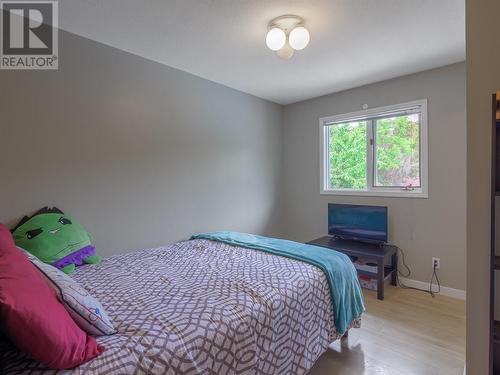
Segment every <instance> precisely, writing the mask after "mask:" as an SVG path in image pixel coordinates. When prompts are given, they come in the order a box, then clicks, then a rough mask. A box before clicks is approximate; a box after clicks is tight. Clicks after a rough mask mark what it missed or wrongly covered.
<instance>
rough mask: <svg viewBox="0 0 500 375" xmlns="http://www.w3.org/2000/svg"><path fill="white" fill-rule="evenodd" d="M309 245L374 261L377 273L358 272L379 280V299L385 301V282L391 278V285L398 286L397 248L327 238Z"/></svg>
mask: <svg viewBox="0 0 500 375" xmlns="http://www.w3.org/2000/svg"><path fill="white" fill-rule="evenodd" d="M308 244H309V245H315V246H321V247H326V248H329V249H332V250H336V251H338V252H341V253H343V254H346V255H348V256H350V257H356V258H364V259H370V260H373V261H374V262H375V263H377V272H369V271H364V270H357V271H358V274H359V275H365V276H369V277H376V278H377V298H378V299H379V300H383V299H384V280H385V278H386V277H387V276H389V275H390V276H391V284H392V285H396V281H397V280H396V277H397V266H398V250H397V247H396V246H392V245H379V244H372V243H365V242H360V241H350V240H342V239H337V238H335V237H330V236H325V237H320V238H317V239H315V240H312V241H310V242H308Z"/></svg>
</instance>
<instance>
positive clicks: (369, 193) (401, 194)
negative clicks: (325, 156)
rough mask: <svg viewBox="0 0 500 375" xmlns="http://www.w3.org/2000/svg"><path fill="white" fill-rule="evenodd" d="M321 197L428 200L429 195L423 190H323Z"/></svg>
mask: <svg viewBox="0 0 500 375" xmlns="http://www.w3.org/2000/svg"><path fill="white" fill-rule="evenodd" d="M320 194H321V195H348V196H357V197H389V198H424V199H425V198H429V194H428V193H427V192H425V191H423V190H420V189H419V190H414V191H404V190H385V191H378V190H350V189H345V190H325V189H322V190H321V192H320Z"/></svg>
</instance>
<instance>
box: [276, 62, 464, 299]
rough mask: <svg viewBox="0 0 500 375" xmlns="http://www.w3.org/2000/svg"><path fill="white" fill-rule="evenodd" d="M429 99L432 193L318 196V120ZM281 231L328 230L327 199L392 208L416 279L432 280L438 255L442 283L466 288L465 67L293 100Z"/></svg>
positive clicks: (395, 237) (392, 221) (396, 238)
mask: <svg viewBox="0 0 500 375" xmlns="http://www.w3.org/2000/svg"><path fill="white" fill-rule="evenodd" d="M423 98H427V99H428V110H429V121H428V123H429V198H428V199H416V198H378V197H377V198H375V197H346V196H334V195H329V196H326V195H320V193H319V192H320V179H319V149H318V148H319V133H318V132H319V129H318V128H319V127H318V120H319V118H320V117H324V116H329V115H336V114H342V113H348V112H352V111H357V110H361V108H362V105H363V104H365V103H366V104H368V105H369V107H370V108H374V107H380V106H386V105H391V104H397V103H403V102H408V101H412V100H416V99H423ZM283 125H284V126H283V132H284V133H283V134H284V155H283V160H284V180H283V182H284V189H283V196H284V202H283V207H284V208H283V209H284V213H283V218H284V225H285V226H284V228H283V236H285V237H288V238H291V239H295V240H298V241H307V240H311V239H313V238H315V237H318V236H322V235H325V234H326V233H327V205H328V203H329V202H341V203H357V204H375V205H387V206H388V208H389V230H390V241H391V242H393V243H395V244H397V245H398V246H400V247H401V248H403V250H404V251H405V253H406V259H407V263H408V265H409V266H410V267H411V269H412V272H413V273H412V276H411V278H412V279H416V280H419V281H423V282H428V281H429V280H430V277H431V272H432V269H431V258H432V257H433V256H436V257H440V258H441V269H440V270H439V276H440V279H441V283H442V284H443V285H445V286H448V287H451V288H456V289H461V290H464V289H465V249H466V246H465V200H466V189H465V183H466V172H465V164H466V154H465V147H466V137H465V135H466V114H465V64H464V63H461V64H454V65H450V66H447V67H444V68H440V69H434V70H430V71H426V72H423V73H418V74H414V75H410V76H405V77H401V78H396V79H392V80H388V81H384V82H379V83H376V84H372V85H368V86H364V87H359V88H356V89H352V90H348V91H344V92H340V93H336V94H332V95H328V96H323V97H320V98H316V99H311V100H308V101H304V102H299V103H296V104H292V105H288V106H286V107H285V112H284V124H283Z"/></svg>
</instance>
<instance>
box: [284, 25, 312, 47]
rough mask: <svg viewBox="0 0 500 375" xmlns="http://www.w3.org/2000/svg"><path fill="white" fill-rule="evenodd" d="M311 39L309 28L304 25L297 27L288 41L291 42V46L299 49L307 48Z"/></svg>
mask: <svg viewBox="0 0 500 375" xmlns="http://www.w3.org/2000/svg"><path fill="white" fill-rule="evenodd" d="M309 40H310V36H309V31H307V29H306V28H305V27H303V26H298V27H296V28H295V29H293V30H292V31H291V32H290V35H289V36H288V43H290V46H291V47H292V48H293V49H295V50H297V51H299V50H301V49H304V48H306V47H307V45H308V44H309Z"/></svg>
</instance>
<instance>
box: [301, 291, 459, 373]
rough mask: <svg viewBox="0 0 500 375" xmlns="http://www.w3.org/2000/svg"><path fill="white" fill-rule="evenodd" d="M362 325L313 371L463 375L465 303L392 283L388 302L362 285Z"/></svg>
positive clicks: (331, 349) (338, 344)
mask: <svg viewBox="0 0 500 375" xmlns="http://www.w3.org/2000/svg"><path fill="white" fill-rule="evenodd" d="M363 291H364V294H365V304H366V310H367V311H366V313H365V314H364V316H363V320H362V325H361V328H359V329H352V330H351V331H350V333H349V337H348V338H345V339H343V340H341V341H337V342H335V343H333V344H332V345H331V346H330V349H329V350H328V351H327V352H326V353H325V354H323V356H321V357H320V358H319V360H318V362H317V363H316V365H315V366H314V368H313V369H312V370H311V372H310V373H309V375H336V374H342V375H354V374H356V375H358V374H390V375H410V374H411V375H434V374H435V375H448V374H450V375H462V374H463V368H464V363H465V301H462V300H458V299H454V298H450V297H446V296H440V295H437V296H436V298H432V297H431V296H430V295H428V294H427V293H422V292H418V291H414V290H409V289H401V288H397V287H393V286H387V288H386V292H385V299H384V301H379V300H377V299H376V295H375V293H374V292H372V291H368V290H366V289H363Z"/></svg>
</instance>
